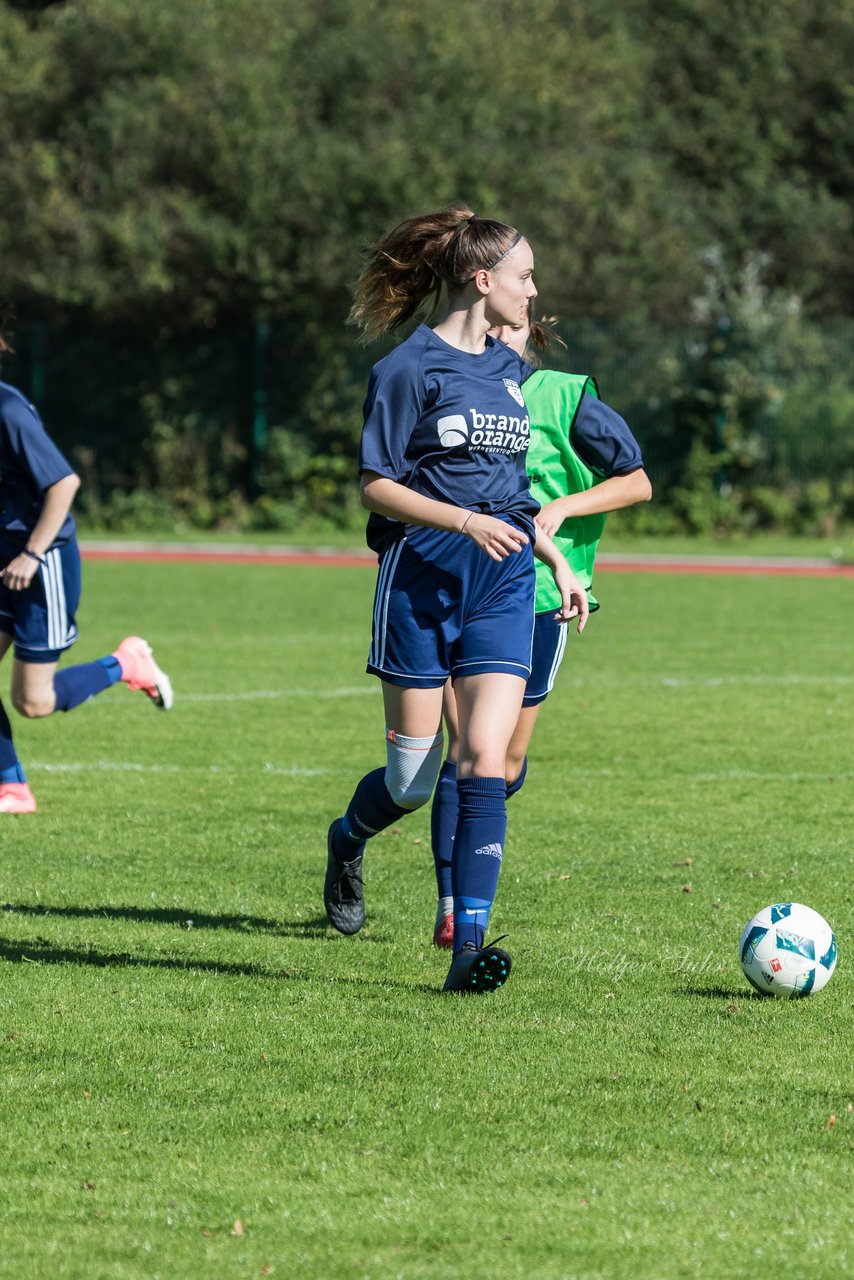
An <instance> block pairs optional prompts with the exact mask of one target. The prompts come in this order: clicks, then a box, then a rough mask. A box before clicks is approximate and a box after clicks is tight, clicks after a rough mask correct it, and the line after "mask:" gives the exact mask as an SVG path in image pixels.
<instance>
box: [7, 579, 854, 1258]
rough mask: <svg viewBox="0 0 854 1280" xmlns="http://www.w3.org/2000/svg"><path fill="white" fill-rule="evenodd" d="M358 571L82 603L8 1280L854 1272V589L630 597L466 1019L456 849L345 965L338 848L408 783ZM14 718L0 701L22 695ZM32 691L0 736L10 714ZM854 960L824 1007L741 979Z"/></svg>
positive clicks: (21, 937)
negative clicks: (137, 668)
mask: <svg viewBox="0 0 854 1280" xmlns="http://www.w3.org/2000/svg"><path fill="white" fill-rule="evenodd" d="M372 587H373V575H372V573H371V572H370V570H369V569H352V570H341V569H332V568H323V569H316V570H315V569H311V568H297V567H293V568H287V567H272V566H271V567H269V568H268V567H264V566H225V567H223V566H214V565H198V566H186V565H183V566H182V565H177V564H176V565H169V564H165V565H164V564H161V565H144V564H133V565H125V564H89V565H88V566H87V569H86V594H85V597H84V606H83V609H82V616H81V628H82V639H81V641H80V642H79V644H78V646H77V648H76V650H75V659H76V660H78V661H80V660H83V659H85V658H87V657H96V656H98V655H100V654H102V653H106V652H109V651H110V650H111V649H112V648H114V647H115V644H116V643H117V641H118V640H119V639H120V638H121V637H122V635H124V634H126V633H127V632H138V633H140V634H142V635H144V636H146V638H148V639H149V640H150V641H151V642H152V644H153V645H154V646H155V652H156V654H157V657H158V660H159V661H160V662H161V663H162V665H163V666H164V667H165V669H166V670H167V671H168V672H169V673H170V675H171V676H172V679H173V682H174V685H175V691H176V702H175V707H174V710H173V711H172V712H170V713H169V714H166V715H164V714H161V713H159V712H157V711H155V710H153V709H152V708H151V707H150V706H149V705H147V704H146V700H145V698H144V697H143V696H142V695H140V694H132V693H130V692H129V691H128V690H127V689H125V688H124V687H119V688H116V689H114V690H111V691H110V692H108V693H106V694H104V695H103V696H101V697H99V698H97V699H95V700H93V701H92V702H91V703H89V704H87V705H86V706H84V707H82V708H80V709H79V710H78V711H77V712H75V713H73V714H71V715H67V716H56V717H54V718H53V719H52V720H51V721H49V722H39V723H36V722H23V721H21V720H20V719H19V718H16V719H15V729H16V733H17V738H18V744H19V748H20V753H21V756H22V759H23V760H24V762H25V764H26V765H27V767H28V773H29V779H30V781H31V784H32V786H33V790H34V791H35V793H36V796H37V799H38V803H39V811H38V813H37V814H36V815H33V816H28V817H20V818H11V817H5V818H0V824H2V825H0V850H2V866H3V888H2V891H0V899H2V902H3V903H5V905H3V906H2V920H1V921H0V1010H1V1011H2V1020H0V1063H2V1077H0V1078H2V1096H3V1125H2V1131H0V1133H1V1136H0V1162H2V1169H3V1175H4V1177H3V1182H4V1213H3V1216H2V1225H0V1256H2V1259H3V1262H2V1266H0V1271H2V1273H3V1274H4V1275H8V1276H27V1277H30V1278H31V1280H33V1278H36V1280H42V1278H44V1280H48V1278H49V1280H72V1278H74V1280H77V1278H82V1277H85V1280H99V1278H101V1277H103V1278H105V1280H106V1278H107V1277H109V1280H155V1278H157V1277H162V1278H163V1280H184V1278H186V1280H201V1278H204V1280H207V1278H210V1280H231V1277H235V1278H236V1277H243V1276H260V1275H271V1276H274V1277H300V1280H337V1278H338V1277H346V1278H349V1277H359V1276H365V1277H370V1278H371V1280H391V1278H393V1277H394V1278H397V1277H400V1278H402V1280H416V1278H418V1280H420V1278H422V1277H424V1278H425V1280H426V1278H429V1280H457V1278H458V1277H462V1276H465V1277H466V1280H481V1278H483V1280H486V1278H487V1277H490V1278H495V1280H516V1278H518V1280H522V1278H523V1277H524V1278H525V1280H532V1278H533V1280H594V1278H595V1280H615V1278H616V1280H623V1278H626V1280H635V1278H636V1277H637V1278H647V1277H649V1280H653V1278H655V1280H671V1278H672V1280H677V1278H681V1277H708V1280H738V1278H740V1277H744V1278H745V1280H748V1278H750V1280H753V1278H754V1277H755V1276H756V1275H757V1274H758V1273H760V1272H761V1273H762V1274H763V1275H768V1276H773V1275H775V1274H777V1273H778V1272H780V1271H782V1269H783V1268H784V1267H785V1268H786V1269H787V1270H788V1269H790V1267H791V1262H792V1260H793V1259H794V1258H797V1259H798V1260H799V1263H800V1268H801V1270H802V1271H803V1272H804V1274H808V1275H810V1276H812V1277H831V1276H834V1277H837V1276H840V1275H844V1274H847V1267H848V1266H850V1264H851V1259H850V1254H849V1252H848V1251H849V1250H850V1242H851V1238H852V1209H851V1195H850V1188H849V1185H848V1184H849V1180H850V1179H849V1174H848V1173H847V1172H846V1170H847V1171H849V1172H850V1162H851V1153H852V1145H854V1143H852V1138H854V1112H852V1105H854V1088H852V1080H851V1044H852V1018H851V1007H852V991H853V990H854V986H853V985H852V976H851V974H852V970H851V963H850V954H851V937H852V928H853V927H854V908H852V901H851V894H850V883H851V871H852V863H851V847H852V836H851V793H852V782H854V765H852V759H851V740H852V732H851V731H852V714H851V704H852V694H854V657H852V649H851V634H852V628H854V604H852V586H851V583H850V581H843V580H840V581H829V580H821V581H810V580H809V579H808V578H798V579H791V578H761V577H756V578H744V577H742V578H734V579H732V580H729V579H727V578H725V577H696V578H691V577H686V576H680V577H672V578H671V577H668V576H666V575H664V574H661V575H659V574H642V575H637V576H635V577H633V576H631V575H626V574H616V573H603V574H601V575H600V578H599V579H598V582H597V587H598V594H599V596H600V598H601V599H602V601H603V608H602V610H601V613H600V614H599V615H598V616H596V617H594V618H593V619H592V621H591V623H590V626H589V628H588V631H587V633H586V634H585V636H584V637H583V638H581V639H580V640H579V639H578V638H577V637H575V636H573V637H572V640H571V642H570V646H569V653H568V657H567V660H566V662H565V665H564V670H563V672H562V676H561V678H560V682H559V685H558V688H557V689H556V691H555V693H554V695H553V696H552V698H551V699H550V700H549V702H548V704H547V706H546V708H545V710H544V712H543V715H542V718H541V721H540V726H539V730H538V735H537V737H536V738H535V740H534V745H533V750H532V753H531V769H530V772H529V781H528V783H527V785H526V787H525V789H524V790H523V792H522V793H521V794H520V795H519V796H518V797H516V798H514V800H512V801H511V805H510V827H509V837H508V848H507V854H506V857H505V862H504V868H503V872H502V880H501V883H500V885H499V894H498V902H497V905H496V909H495V912H494V915H493V920H492V925H493V926H494V931H495V933H505V932H506V933H508V934H509V938H508V940H507V942H506V944H504V945H506V946H507V947H508V948H509V950H510V952H511V954H512V955H513V959H514V971H513V975H512V978H511V980H510V982H509V983H508V986H507V988H506V989H505V990H503V991H501V992H499V993H497V994H496V995H494V996H486V997H482V998H478V999H462V998H453V997H443V996H440V995H439V994H438V993H439V989H440V987H441V983H442V980H443V978H444V974H445V971H446V968H447V956H446V954H445V953H438V952H436V951H435V950H434V949H433V948H432V947H431V946H430V937H431V931H432V923H433V912H434V882H433V869H432V861H431V857H430V848H429V812H428V810H427V809H425V810H421V811H420V812H418V813H417V814H414V815H413V816H412V817H411V818H409V819H408V820H407V821H406V822H405V823H403V824H401V826H400V827H398V828H395V829H393V830H391V831H390V832H388V833H386V834H385V835H382V836H380V837H378V838H377V840H376V841H375V842H374V844H373V845H372V846H371V847H370V849H369V852H368V855H367V857H366V875H365V884H366V901H367V910H368V920H367V923H366V925H365V928H364V930H363V931H362V933H361V934H360V935H358V936H357V937H354V938H344V937H341V936H339V935H337V934H334V933H333V931H332V930H331V929H330V928H329V927H328V926H327V924H326V922H325V918H324V915H323V907H322V901H321V888H322V881H323V872H324V865H325V857H326V850H325V834H326V828H327V826H328V823H329V821H330V819H331V818H332V817H334V816H335V815H336V814H338V813H340V812H341V811H342V809H343V807H344V805H345V804H346V802H347V800H348V799H349V796H350V793H351V791H352V787H353V785H354V783H355V782H356V780H357V779H358V777H359V776H360V774H361V772H363V771H365V770H366V769H368V768H373V767H376V766H377V765H378V764H380V763H381V762H382V760H383V759H384V747H383V736H382V730H383V719H382V706H381V700H380V697H379V694H378V690H377V686H376V682H375V681H373V680H371V679H370V678H369V677H367V676H365V675H364V674H363V671H364V660H365V656H366V652H367V645H368V629H369V621H370V608H371V593H372ZM5 679H6V680H8V672H7V673H6V675H5ZM5 696H6V695H5V692H4V700H5ZM780 899H792V900H795V901H802V902H805V903H807V904H808V905H810V906H812V907H814V908H815V909H816V910H818V911H820V912H821V913H822V915H824V916H826V917H827V919H828V920H829V921H830V922H831V924H832V925H833V926H834V928H835V930H836V935H837V940H838V942H839V949H840V961H839V966H838V970H837V973H836V974H835V976H834V977H833V979H832V981H831V983H830V985H829V986H828V988H827V989H826V990H825V991H824V992H822V993H821V994H819V995H816V996H815V997H812V998H810V999H808V1000H805V1001H799V1002H791V1003H789V1002H784V1001H773V1000H770V999H762V998H761V997H759V996H757V995H754V994H753V992H752V991H751V990H750V988H749V987H748V985H747V983H746V982H745V980H744V978H743V977H742V974H741V971H740V968H739V963H738V956H737V944H738V939H739V934H740V932H741V928H742V926H743V925H744V923H745V922H746V921H747V920H748V918H749V917H750V916H751V915H752V914H753V913H754V912H755V911H757V910H758V909H759V908H760V907H763V906H765V905H766V904H768V903H770V902H775V901H778V900H780Z"/></svg>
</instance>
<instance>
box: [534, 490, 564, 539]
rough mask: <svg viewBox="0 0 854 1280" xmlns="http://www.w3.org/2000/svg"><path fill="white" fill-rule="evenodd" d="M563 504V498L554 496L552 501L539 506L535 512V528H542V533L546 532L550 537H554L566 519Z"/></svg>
mask: <svg viewBox="0 0 854 1280" xmlns="http://www.w3.org/2000/svg"><path fill="white" fill-rule="evenodd" d="M565 504H566V499H565V498H555V499H554V501H553V502H547V503H546V505H545V506H544V507H540V509H539V511H538V512H537V514H536V517H535V520H536V525H537V528H538V529H542V531H543V533H547V534H548V535H549V537H550V538H553V537H554V535H555V534H556V533H557V531H558V529H559V528H560V526H561V525H562V524H563V522H564V520H565V519H566V516H567V512H566V506H565Z"/></svg>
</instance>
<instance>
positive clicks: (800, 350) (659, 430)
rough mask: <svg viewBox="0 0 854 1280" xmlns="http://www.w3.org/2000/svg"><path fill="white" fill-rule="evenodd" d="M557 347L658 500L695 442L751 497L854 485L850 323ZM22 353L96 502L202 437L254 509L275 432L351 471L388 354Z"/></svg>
mask: <svg viewBox="0 0 854 1280" xmlns="http://www.w3.org/2000/svg"><path fill="white" fill-rule="evenodd" d="M560 332H561V334H562V336H563V338H564V340H565V342H566V344H567V345H566V349H565V350H564V349H560V348H559V347H557V346H555V347H554V348H553V349H552V351H551V352H550V353H549V358H548V361H547V363H548V364H549V365H550V366H553V367H558V368H563V369H565V370H572V371H575V372H585V373H592V374H594V376H595V377H596V378H597V380H598V382H599V385H600V388H601V392H602V396H603V399H605V400H606V401H607V402H608V403H609V404H610V405H612V406H613V407H614V408H615V409H616V410H617V411H618V412H620V413H621V414H622V415H623V416H624V417H625V418H626V420H627V421H628V423H629V424H630V426H631V427H632V429H633V431H634V432H635V434H636V436H637V437H638V440H639V441H640V443H641V446H642V448H643V451H644V457H645V462H646V465H647V469H648V471H649V472H650V474H651V476H652V479H653V481H654V482H655V483H656V484H657V485H663V486H665V487H666V485H667V484H668V482H670V481H672V480H673V479H674V478H676V477H678V475H679V473H680V469H681V468H682V466H683V465H684V462H685V458H686V456H687V453H688V451H689V449H690V447H691V444H692V442H693V441H695V440H696V439H697V438H698V435H700V436H704V439H705V443H706V444H707V445H708V446H710V447H712V448H720V449H723V450H727V451H729V453H730V455H731V463H730V465H731V466H732V467H733V468H734V469H735V470H737V471H738V473H739V474H749V475H750V477H751V479H752V480H754V481H755V482H757V483H772V482H773V483H786V482H787V481H792V482H796V481H801V480H804V479H814V478H822V477H823V478H826V479H827V480H828V481H833V480H835V479H838V478H839V477H840V476H843V475H850V474H852V473H854V320H851V319H841V320H838V321H825V322H822V323H817V322H809V323H807V322H800V323H799V324H798V325H795V326H792V325H791V324H789V325H787V326H781V328H780V331H779V332H775V331H774V329H773V326H771V327H769V326H767V325H766V326H764V327H763V329H762V332H761V335H760V338H761V340H757V338H756V335H755V334H747V335H743V334H742V335H739V334H738V333H737V332H735V333H733V332H729V333H725V334H724V333H721V334H718V335H717V336H716V335H715V333H714V332H712V333H711V334H710V333H708V332H705V331H700V330H696V329H691V330H689V331H675V330H673V329H669V330H668V329H664V328H662V329H659V330H657V331H651V330H648V329H647V330H644V331H638V330H637V329H633V328H630V327H629V326H627V325H624V324H622V323H620V322H618V321H583V322H578V323H572V324H565V325H563V326H562V327H561V330H560ZM14 343H15V351H14V353H13V354H7V355H5V356H4V357H3V365H2V377H3V379H4V380H5V381H7V382H11V383H13V384H14V385H16V386H18V387H19V388H20V389H21V390H22V391H24V393H25V394H27V395H29V396H30V397H31V398H32V400H33V401H34V402H35V403H36V405H37V406H38V408H39V410H40V412H41V414H42V417H43V418H44V421H45V424H46V425H47V427H48V429H49V431H50V432H51V434H52V435H53V436H54V438H55V439H56V440H57V442H58V443H59V445H60V447H62V448H63V449H64V450H65V451H66V452H67V454H68V455H69V456H70V457H71V458H73V459H75V460H77V461H79V460H81V459H82V460H84V461H85V462H86V464H87V466H88V467H89V468H90V470H91V473H92V476H93V477H94V478H95V480H96V482H97V484H98V485H99V486H100V487H101V488H102V489H103V490H106V491H109V490H110V489H113V488H124V489H132V488H133V487H134V486H140V485H142V486H147V487H151V486H155V487H156V485H157V484H158V483H162V481H163V475H162V472H161V473H160V474H158V470H157V465H156V458H157V447H156V446H157V442H158V441H161V442H162V440H163V439H164V438H166V436H169V437H170V438H171V439H172V441H173V444H176V447H178V448H179V447H180V442H181V440H182V439H185V438H186V439H190V438H192V440H193V441H194V442H195V446H196V449H197V450H198V449H204V450H206V451H207V453H208V455H209V457H210V459H211V460H212V464H211V465H212V466H213V468H214V470H216V469H217V468H219V469H220V470H221V472H222V480H223V485H226V486H231V487H236V488H238V489H240V490H241V491H242V492H244V493H245V494H246V495H247V496H249V497H254V496H256V495H257V494H258V493H259V492H260V491H261V489H262V488H263V462H264V456H265V451H266V449H267V444H268V441H269V438H270V433H271V431H272V430H274V429H276V428H283V429H285V430H287V431H288V432H290V433H292V434H293V436H294V438H296V439H300V440H301V441H302V442H303V444H304V445H305V448H306V449H307V450H308V451H309V452H311V451H312V450H314V451H317V452H319V453H323V452H324V451H326V452H328V451H330V450H332V451H337V452H338V453H339V454H341V453H343V454H345V455H349V454H352V456H353V457H355V446H356V441H357V439H358V433H359V427H360V412H359V409H360V405H361V401H362V397H363V394H364V387H365V382H366V378H367V374H368V370H369V368H370V365H371V363H372V362H373V361H374V360H375V359H377V358H378V354H381V352H380V353H378V352H377V351H376V350H373V351H370V352H365V351H361V350H360V349H359V348H357V347H356V346H355V344H354V342H353V338H352V335H351V334H350V333H349V332H348V331H344V330H342V333H341V335H340V341H335V340H332V341H330V339H329V336H328V335H326V336H325V338H324V340H323V341H318V342H317V343H316V344H314V345H312V335H311V334H306V333H305V332H304V331H299V332H295V331H294V330H293V329H292V328H289V326H288V325H287V324H286V323H284V322H277V323H272V324H267V323H257V324H254V325H253V324H244V325H237V324H223V325H218V326H216V327H213V328H209V329H183V330H177V329H156V328H149V329H145V330H143V329H139V328H133V327H130V326H122V325H114V326H108V325H104V324H94V323H86V322H84V321H81V320H80V318H79V317H78V318H75V319H73V320H72V319H69V320H67V321H64V322H61V323H60V322H57V323H55V324H51V325H47V324H44V323H36V322H31V323H27V322H22V323H20V324H19V325H18V329H17V332H16V334H15V339H14ZM324 344H325V345H324ZM732 459H735V461H732Z"/></svg>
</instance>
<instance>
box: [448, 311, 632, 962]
mask: <svg viewBox="0 0 854 1280" xmlns="http://www.w3.org/2000/svg"><path fill="white" fill-rule="evenodd" d="M490 332H491V334H492V336H493V337H495V338H497V339H499V340H500V341H501V342H504V343H506V345H507V346H509V347H511V348H512V349H513V350H514V351H518V352H519V353H520V354H523V355H524V354H526V353H527V352H528V351H529V344H531V345H533V346H534V347H536V348H537V350H539V351H543V350H545V348H546V347H547V345H548V342H549V339H550V337H551V336H552V335H551V333H550V330H549V328H548V327H547V326H546V325H544V324H542V323H541V322H538V321H535V320H534V319H533V311H532V306H531V305H529V308H528V314H527V318H526V319H525V321H524V322H523V323H522V324H517V325H504V326H501V327H497V328H494V329H492V330H490ZM531 355H532V357H533V353H531ZM523 394H524V397H525V403H526V405H527V406H528V412H529V413H530V416H531V446H530V448H529V450H528V453H527V457H526V466H527V469H528V474H529V476H530V478H531V492H532V493H533V495H534V497H535V498H537V499H538V501H539V502H540V503H541V504H542V506H541V509H540V511H539V513H538V515H537V517H536V522H537V527H538V528H539V529H542V530H544V531H545V532H546V533H548V534H550V535H551V537H552V538H553V540H554V542H555V544H556V545H557V547H558V548H559V550H560V551H561V552H562V554H563V555H564V556H565V557H566V559H567V561H568V563H569V564H570V566H571V567H572V570H573V572H574V574H575V576H576V577H577V578H578V579H579V581H580V582H581V583H582V584H583V585H584V587H585V589H586V590H587V593H588V597H589V601H590V609H591V612H592V611H593V610H595V609H598V608H599V605H598V602H597V601H596V599H595V597H594V596H593V595H592V593H591V591H590V586H591V583H592V580H593V566H594V561H595V559H596V549H597V547H598V544H599V539H600V537H601V536H602V530H603V528H604V526H605V513H606V512H608V511H616V510H618V509H619V508H620V507H630V506H634V505H635V504H636V503H638V502H646V501H648V499H649V498H651V497H652V486H651V484H650V482H649V478H648V477H647V474H646V472H645V471H644V469H643V459H642V457H641V451H640V448H639V446H638V443H637V441H636V440H635V438H634V436H633V435H632V433H631V431H630V430H629V428H628V426H627V425H626V423H625V422H624V421H623V419H622V418H621V417H620V416H619V414H617V413H615V412H614V410H613V409H610V408H609V407H608V406H607V405H606V404H603V403H602V401H601V400H600V399H599V398H598V389H597V387H596V383H595V382H594V380H593V379H592V378H590V377H588V376H586V375H579V374H567V373H559V372H557V371H556V370H552V369H537V370H535V372H534V373H532V374H531V376H530V377H529V378H528V379H527V380H526V381H525V382H524V383H523ZM553 581H554V580H553V578H552V576H551V574H549V573H548V572H546V573H545V574H544V573H543V572H542V571H541V566H540V565H537V595H536V606H535V607H536V617H535V621H534V645H533V659H532V668H531V674H530V676H529V678H528V681H527V683H526V686H525V694H524V697H523V699H522V709H521V711H520V712H519V718H518V721H517V723H516V728H515V730H514V732H513V735H512V737H511V739H510V744H509V746H508V749H507V759H506V772H505V779H506V782H507V795H508V797H509V796H512V795H515V793H516V792H517V791H519V790H520V788H521V787H522V784H523V783H524V781H525V774H526V771H527V751H528V746H529V744H530V741H531V736H532V734H533V732H534V726H535V724H536V722H537V717H538V715H539V713H540V707H541V706H542V704H543V703H544V702H545V700H546V698H547V697H548V695H549V693H550V692H551V690H552V687H553V685H554V681H555V676H556V675H557V671H558V668H559V667H560V664H561V662H562V660H563V656H564V651H565V649H566V641H567V630H568V629H567V628H566V627H562V626H559V625H558V623H557V622H556V621H555V616H554V615H555V594H554V587H553ZM444 711H445V724H446V726H447V730H448V754H447V757H446V760H445V762H444V764H443V765H442V769H441V772H440V774H439V780H438V783H437V786H436V790H435V793H434V796H433V810H432V815H431V834H432V846H433V859H434V862H435V866H436V883H437V888H438V895H439V902H438V907H437V910H436V923H435V926H434V931H433V942H434V944H435V945H436V946H437V947H450V946H452V945H453V937H454V916H453V910H452V906H453V899H452V896H451V861H452V850H453V841H454V829H455V826H456V815H457V805H458V799H457V758H458V749H459V723H458V719H459V717H458V712H457V705H456V699H455V697H454V691H453V688H452V686H451V685H450V683H449V684H448V685H447V687H446V690H445V708H444Z"/></svg>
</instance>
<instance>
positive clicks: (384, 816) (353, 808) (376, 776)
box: [332, 769, 410, 862]
mask: <svg viewBox="0 0 854 1280" xmlns="http://www.w3.org/2000/svg"><path fill="white" fill-rule="evenodd" d="M409 812H410V811H409V809H401V807H400V805H399V804H395V802H394V801H393V800H392V798H391V796H390V795H389V793H388V789H387V787H386V785H385V769H374V771H373V773H366V774H365V776H364V778H363V779H362V781H361V782H360V783H359V785H358V786H357V787H356V790H355V791H354V792H353V799H352V800H351V801H350V803H349V805H348V806H347V812H346V813H345V814H344V817H343V818H342V819H341V825H340V827H339V828H338V830H337V831H336V832H335V835H334V837H333V840H332V851H333V853H334V854H335V857H336V858H337V859H338V861H339V862H352V861H353V859H354V858H358V857H360V856H361V854H363V853H364V851H365V841H366V840H370V838H371V836H375V835H378V834H379V832H380V831H385V829H386V827H390V826H391V824H392V823H393V822H398V821H399V820H400V819H401V818H402V817H404V815H405V814H407V813H409Z"/></svg>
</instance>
